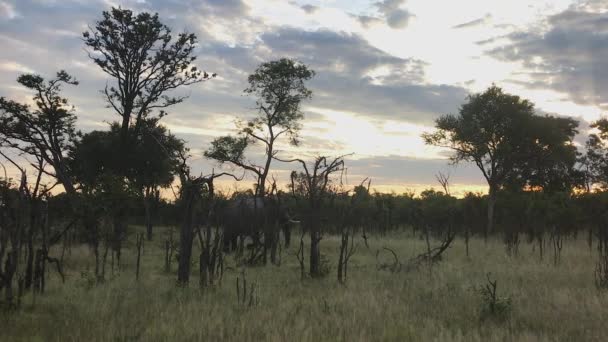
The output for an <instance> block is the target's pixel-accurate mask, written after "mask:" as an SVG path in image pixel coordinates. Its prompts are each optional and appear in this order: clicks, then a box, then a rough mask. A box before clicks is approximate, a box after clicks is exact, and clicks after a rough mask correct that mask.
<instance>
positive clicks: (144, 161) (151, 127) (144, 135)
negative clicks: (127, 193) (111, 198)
mask: <svg viewBox="0 0 608 342" xmlns="http://www.w3.org/2000/svg"><path fill="white" fill-rule="evenodd" d="M142 128H143V129H142V130H140V132H141V134H140V136H139V138H138V140H137V145H136V146H135V148H134V153H133V154H132V156H131V157H130V158H129V161H130V163H131V164H132V167H131V168H130V170H131V174H130V179H131V181H130V183H131V186H132V187H134V188H135V190H136V191H137V193H139V194H140V197H141V199H142V200H143V204H144V213H145V224H146V233H147V239H148V240H152V230H153V228H152V227H153V222H152V221H153V211H154V207H155V205H156V204H158V201H159V199H160V198H159V197H160V189H159V188H166V187H168V186H170V185H171V183H173V179H174V178H175V177H174V176H175V174H176V173H177V168H178V164H179V162H180V160H179V155H180V154H181V153H182V152H183V151H184V149H185V147H184V142H183V141H182V140H181V139H178V138H176V137H175V136H174V135H172V134H171V133H170V132H168V131H167V129H166V127H164V126H162V125H159V123H158V119H157V118H148V119H146V120H144V123H143V124H142Z"/></svg>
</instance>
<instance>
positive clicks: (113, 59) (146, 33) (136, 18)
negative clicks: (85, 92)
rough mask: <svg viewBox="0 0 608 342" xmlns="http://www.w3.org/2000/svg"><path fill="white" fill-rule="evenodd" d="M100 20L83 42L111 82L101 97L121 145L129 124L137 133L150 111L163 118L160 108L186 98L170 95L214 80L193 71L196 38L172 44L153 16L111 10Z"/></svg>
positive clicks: (181, 38)
mask: <svg viewBox="0 0 608 342" xmlns="http://www.w3.org/2000/svg"><path fill="white" fill-rule="evenodd" d="M102 16H103V19H102V20H100V21H98V22H96V23H95V27H92V28H90V29H89V30H88V31H86V32H84V33H83V38H84V43H85V45H86V46H87V47H88V48H89V49H90V50H89V57H90V58H91V59H92V60H93V61H94V62H95V64H97V65H98V66H99V67H100V68H101V70H103V71H104V72H105V73H106V74H108V75H110V76H111V77H113V78H114V79H115V84H114V85H112V86H107V85H106V87H105V89H104V90H103V93H104V95H105V97H106V100H107V102H108V105H109V106H110V107H111V108H113V109H114V110H115V111H116V113H118V115H120V116H121V123H120V125H121V137H122V140H123V142H124V141H126V138H127V135H128V132H129V126H130V125H131V121H132V120H133V124H134V126H135V128H136V129H135V132H137V130H139V127H140V124H141V122H142V119H144V118H145V117H146V116H148V115H149V114H150V112H151V111H152V110H153V109H158V110H160V114H159V116H161V117H162V116H163V115H164V114H165V112H164V111H163V109H164V108H167V107H169V106H172V105H175V104H178V103H180V102H182V101H184V99H185V98H186V97H185V96H174V95H171V94H170V92H171V91H172V90H175V89H177V88H180V87H182V86H187V85H191V84H194V83H198V82H201V81H203V80H207V79H209V78H211V77H214V76H215V74H212V75H209V74H208V73H206V72H204V71H201V70H199V69H198V68H197V67H196V66H195V65H194V61H195V60H196V56H194V49H195V47H196V43H197V38H196V35H194V34H193V33H187V32H184V33H180V34H179V35H178V36H177V37H176V38H175V39H174V37H173V35H172V34H171V29H170V28H169V27H167V26H166V25H164V24H163V23H161V22H160V20H159V18H158V13H156V14H153V15H152V14H150V13H147V12H142V13H139V14H134V13H133V12H132V11H130V10H128V9H122V8H114V7H113V8H112V9H111V10H110V11H104V12H103V14H102Z"/></svg>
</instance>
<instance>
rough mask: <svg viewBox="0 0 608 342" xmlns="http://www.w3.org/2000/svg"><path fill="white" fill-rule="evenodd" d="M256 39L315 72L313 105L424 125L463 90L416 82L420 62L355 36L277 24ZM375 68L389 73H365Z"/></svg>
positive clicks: (456, 100)
mask: <svg viewBox="0 0 608 342" xmlns="http://www.w3.org/2000/svg"><path fill="white" fill-rule="evenodd" d="M261 39H262V41H263V42H264V43H265V44H266V45H267V46H268V47H269V48H270V49H271V50H272V51H273V52H274V53H275V54H276V55H277V56H281V55H286V56H291V57H295V58H298V59H299V60H301V61H302V62H304V63H307V64H309V65H311V66H312V67H313V68H314V69H315V70H317V71H319V72H318V74H317V77H315V79H313V81H312V82H311V85H312V86H313V88H314V90H315V95H314V96H315V97H314V100H313V101H314V104H315V106H322V107H326V108H331V109H335V110H347V111H352V112H356V113H360V114H361V115H367V116H370V117H384V118H392V119H397V120H407V121H413V122H419V123H427V124H428V123H431V122H432V120H433V119H434V118H435V117H437V116H438V115H440V114H444V113H446V112H450V111H454V110H457V108H458V106H459V104H460V103H462V101H464V99H465V97H466V95H467V91H466V90H465V89H464V88H461V87H456V86H449V85H426V84H422V79H423V75H424V65H425V63H424V62H422V61H419V60H414V59H402V58H398V57H394V56H391V55H389V54H387V53H385V52H383V51H381V50H379V49H376V48H375V47H373V46H371V45H369V43H367V41H365V40H364V39H362V38H361V37H359V36H357V35H352V34H346V33H337V32H332V31H327V30H319V31H310V32H309V31H301V30H295V29H289V28H282V29H280V30H278V31H276V32H272V33H267V34H264V35H262V36H261ZM320 56H322V58H319V57H320ZM379 67H387V68H389V70H390V74H389V75H388V76H384V77H379V78H378V79H376V80H374V79H371V78H370V77H368V76H366V74H367V73H368V72H369V71H371V70H374V69H376V68H379ZM375 81H379V82H375Z"/></svg>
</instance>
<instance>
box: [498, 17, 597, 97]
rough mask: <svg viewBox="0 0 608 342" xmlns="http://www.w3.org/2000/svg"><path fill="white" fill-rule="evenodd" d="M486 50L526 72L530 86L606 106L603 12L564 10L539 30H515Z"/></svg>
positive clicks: (550, 18) (548, 20) (549, 19)
mask: <svg viewBox="0 0 608 342" xmlns="http://www.w3.org/2000/svg"><path fill="white" fill-rule="evenodd" d="M508 39H509V43H508V44H506V45H504V46H501V47H497V48H494V49H492V50H490V51H488V54H490V55H491V56H494V57H496V58H498V59H502V60H506V61H521V62H523V64H524V65H525V66H526V67H528V68H529V69H531V70H539V71H540V72H539V71H535V72H530V73H529V74H528V75H529V76H530V77H531V78H532V81H531V82H528V83H527V85H528V86H529V87H531V88H543V89H546V88H552V89H554V90H556V91H560V92H563V93H566V94H568V95H569V96H570V98H571V99H572V100H573V101H575V102H576V103H579V104H584V105H595V106H598V107H601V108H608V93H606V91H605V90H606V89H607V88H608V13H594V12H586V11H580V10H577V9H569V10H566V11H564V12H562V13H559V14H556V15H553V16H551V17H549V18H548V19H547V21H546V29H545V31H544V32H537V31H517V32H514V33H512V34H510V35H509V36H508Z"/></svg>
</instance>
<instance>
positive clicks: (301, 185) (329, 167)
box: [277, 156, 344, 278]
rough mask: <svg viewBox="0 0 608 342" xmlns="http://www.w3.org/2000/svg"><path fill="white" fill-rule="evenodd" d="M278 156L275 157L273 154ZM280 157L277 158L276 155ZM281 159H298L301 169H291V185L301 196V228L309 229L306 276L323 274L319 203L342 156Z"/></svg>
mask: <svg viewBox="0 0 608 342" xmlns="http://www.w3.org/2000/svg"><path fill="white" fill-rule="evenodd" d="M277 159H278V158H277ZM279 160H280V159H279ZM281 161H283V162H298V163H300V165H301V166H302V169H303V172H302V171H301V172H296V171H293V172H292V173H291V188H292V192H293V194H294V196H301V197H304V199H305V200H306V203H305V204H304V205H305V208H306V211H307V213H306V215H305V220H304V222H305V229H307V230H308V231H309V233H310V265H309V266H310V271H309V272H310V276H311V277H313V278H315V277H319V276H322V275H323V270H321V249H320V242H321V238H322V233H321V207H322V205H323V203H324V200H325V197H326V196H327V192H328V185H330V182H331V176H332V174H334V173H337V172H341V171H343V170H344V156H340V157H336V158H334V159H333V160H332V159H330V158H328V157H324V156H319V157H317V158H315V160H314V162H313V163H311V164H310V165H307V163H306V162H305V161H304V160H302V159H291V160H281Z"/></svg>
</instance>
